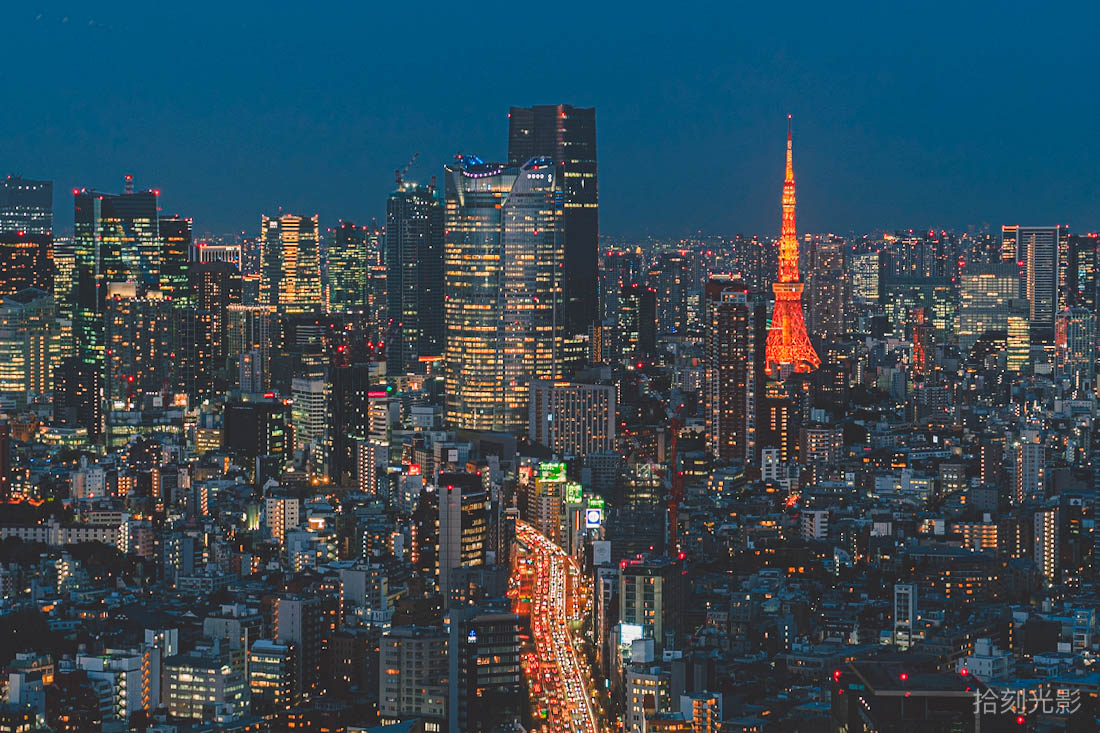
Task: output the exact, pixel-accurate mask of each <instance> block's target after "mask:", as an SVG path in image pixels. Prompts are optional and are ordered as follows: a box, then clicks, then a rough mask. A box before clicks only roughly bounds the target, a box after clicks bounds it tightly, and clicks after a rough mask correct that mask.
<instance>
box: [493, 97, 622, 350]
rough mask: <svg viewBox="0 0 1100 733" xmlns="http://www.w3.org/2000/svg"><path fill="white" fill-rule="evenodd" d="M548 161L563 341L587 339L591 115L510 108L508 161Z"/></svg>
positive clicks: (594, 262) (593, 230) (591, 304)
mask: <svg viewBox="0 0 1100 733" xmlns="http://www.w3.org/2000/svg"><path fill="white" fill-rule="evenodd" d="M538 156H544V157H547V158H551V159H553V161H554V164H555V165H556V166H557V167H558V179H559V180H561V181H562V185H563V187H564V190H565V217H564V232H565V242H564V247H565V259H564V272H563V273H562V287H563V293H562V295H563V307H562V316H563V321H564V322H563V327H564V332H565V334H566V335H574V334H580V333H587V332H588V327H589V326H591V325H592V323H593V321H595V320H597V307H598V289H597V272H598V269H599V268H598V258H599V238H600V214H599V196H598V192H597V183H596V110H595V108H593V107H587V108H582V107H573V106H572V105H568V104H556V105H538V106H535V107H512V108H511V109H510V110H509V112H508V161H509V162H510V163H512V164H515V165H522V164H523V163H526V162H527V161H528V160H530V159H531V158H534V157H538Z"/></svg>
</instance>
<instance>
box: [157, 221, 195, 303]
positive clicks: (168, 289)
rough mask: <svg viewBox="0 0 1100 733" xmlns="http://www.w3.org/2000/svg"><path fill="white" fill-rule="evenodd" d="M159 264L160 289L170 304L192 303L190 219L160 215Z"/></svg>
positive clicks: (193, 301)
mask: <svg viewBox="0 0 1100 733" xmlns="http://www.w3.org/2000/svg"><path fill="white" fill-rule="evenodd" d="M160 240H161V265H160V290H161V291H162V292H163V293H164V297H166V298H171V299H172V302H173V305H175V306H176V307H178V308H185V307H187V306H190V305H194V304H195V299H194V294H193V293H192V291H191V282H190V274H189V272H190V268H191V244H192V241H191V219H189V218H185V217H182V216H163V217H161V219H160Z"/></svg>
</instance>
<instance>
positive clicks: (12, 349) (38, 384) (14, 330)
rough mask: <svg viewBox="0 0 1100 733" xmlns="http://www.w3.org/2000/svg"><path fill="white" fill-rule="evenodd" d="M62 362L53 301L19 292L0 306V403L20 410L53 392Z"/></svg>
mask: <svg viewBox="0 0 1100 733" xmlns="http://www.w3.org/2000/svg"><path fill="white" fill-rule="evenodd" d="M61 359H62V352H61V326H60V323H59V322H58V319H57V309H56V307H55V304H54V300H53V297H52V296H51V295H50V294H49V293H46V292H43V291H41V290H35V289H27V290H22V291H20V292H19V293H16V294H15V295H9V296H7V297H5V298H4V299H3V301H2V302H0V402H2V403H3V404H4V405H5V409H22V408H23V407H25V406H26V404H27V401H28V400H29V399H33V398H34V397H37V396H38V395H43V394H46V393H49V392H52V391H53V387H54V372H55V371H56V370H57V369H58V368H59V366H60V364H61Z"/></svg>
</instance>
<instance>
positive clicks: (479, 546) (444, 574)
mask: <svg viewBox="0 0 1100 733" xmlns="http://www.w3.org/2000/svg"><path fill="white" fill-rule="evenodd" d="M438 483H439V490H438V493H439V555H438V557H439V591H440V593H441V594H442V595H443V603H444V605H445V606H447V605H450V591H451V580H450V579H451V571H452V570H454V569H455V568H458V567H471V566H477V565H484V564H485V551H486V550H487V549H488V547H489V498H488V495H487V494H486V492H485V486H484V485H483V484H482V482H481V476H480V475H478V474H473V473H441V474H439V480H438Z"/></svg>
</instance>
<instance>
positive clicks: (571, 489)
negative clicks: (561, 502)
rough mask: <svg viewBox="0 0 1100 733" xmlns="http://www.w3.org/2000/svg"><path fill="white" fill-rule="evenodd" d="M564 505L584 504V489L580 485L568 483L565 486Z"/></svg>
mask: <svg viewBox="0 0 1100 733" xmlns="http://www.w3.org/2000/svg"><path fill="white" fill-rule="evenodd" d="M565 503H566V504H583V503H584V489H583V488H581V485H580V484H577V483H568V484H566V485H565Z"/></svg>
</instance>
